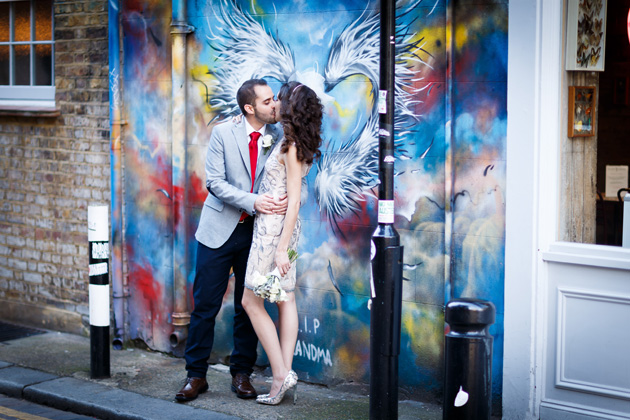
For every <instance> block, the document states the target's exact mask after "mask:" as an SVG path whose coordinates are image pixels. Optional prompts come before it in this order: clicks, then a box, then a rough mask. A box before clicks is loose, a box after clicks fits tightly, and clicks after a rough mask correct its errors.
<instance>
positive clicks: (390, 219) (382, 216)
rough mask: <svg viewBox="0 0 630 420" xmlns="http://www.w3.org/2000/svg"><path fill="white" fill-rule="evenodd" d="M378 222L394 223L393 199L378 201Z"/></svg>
mask: <svg viewBox="0 0 630 420" xmlns="http://www.w3.org/2000/svg"><path fill="white" fill-rule="evenodd" d="M378 222H379V223H394V200H379V201H378Z"/></svg>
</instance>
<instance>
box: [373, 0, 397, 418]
mask: <svg viewBox="0 0 630 420" xmlns="http://www.w3.org/2000/svg"><path fill="white" fill-rule="evenodd" d="M395 36H396V9H395V1H393V0H382V1H381V33H380V80H379V98H378V111H379V115H380V119H379V123H380V124H379V180H380V184H379V190H378V199H379V201H378V227H377V228H376V231H375V232H374V234H373V235H372V245H373V248H372V250H373V252H372V281H371V286H372V287H371V290H372V305H371V315H370V316H371V320H370V419H371V420H376V419H396V418H398V355H399V354H400V318H401V306H402V254H403V249H402V247H401V246H400V236H399V235H398V233H397V232H396V229H394V226H393V224H394V77H395V68H394V59H395V47H396V39H395Z"/></svg>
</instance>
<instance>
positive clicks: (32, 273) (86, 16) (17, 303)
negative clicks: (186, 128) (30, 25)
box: [0, 0, 110, 333]
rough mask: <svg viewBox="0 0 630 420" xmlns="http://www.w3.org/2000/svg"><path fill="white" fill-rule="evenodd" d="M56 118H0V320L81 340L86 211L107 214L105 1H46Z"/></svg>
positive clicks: (84, 325) (84, 311)
mask: <svg viewBox="0 0 630 420" xmlns="http://www.w3.org/2000/svg"><path fill="white" fill-rule="evenodd" d="M54 13H55V18H54V19H55V85H56V89H57V90H56V92H57V93H56V105H57V107H58V108H59V110H60V115H59V116H57V117H45V118H44V117H33V116H24V115H19V116H0V208H1V213H0V319H5V320H11V321H15V322H20V323H22V324H26V325H33V326H40V327H46V328H50V329H56V330H63V331H70V332H78V333H86V332H87V331H89V319H88V294H87V288H88V284H89V281H88V276H87V266H88V253H87V207H88V205H90V204H109V200H110V186H109V102H108V41H107V1H104V0H100V1H55V2H54Z"/></svg>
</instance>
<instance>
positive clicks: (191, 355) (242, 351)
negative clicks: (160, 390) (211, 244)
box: [184, 218, 258, 378]
mask: <svg viewBox="0 0 630 420" xmlns="http://www.w3.org/2000/svg"><path fill="white" fill-rule="evenodd" d="M252 220H253V218H249V220H248V221H246V222H244V223H239V224H238V225H237V226H236V229H235V230H234V232H233V233H232V236H230V238H229V239H228V240H227V242H226V243H225V244H224V245H223V246H221V247H220V248H216V249H213V248H208V247H207V246H205V245H203V244H201V243H197V272H196V274H195V283H194V285H193V298H194V302H195V308H194V309H193V312H192V314H191V315H190V326H189V328H188V340H187V341H186V352H185V353H184V358H185V359H186V370H187V371H188V376H189V377H197V378H205V377H206V373H207V371H208V358H209V357H210V352H211V351H212V345H213V344H214V325H215V319H216V317H217V314H218V313H219V310H220V309H221V304H222V303H223V296H224V295H225V292H226V290H227V287H228V279H229V274H230V268H233V270H234V278H235V284H234V331H233V338H234V349H233V351H232V355H231V356H230V373H231V374H232V376H234V375H236V374H237V373H245V374H246V375H250V374H251V373H252V371H253V367H254V363H255V362H256V347H257V346H258V337H257V336H256V332H255V331H254V327H252V323H251V322H250V320H249V317H248V316H247V313H246V312H245V310H244V309H243V305H242V304H241V299H242V297H243V289H244V283H245V271H246V268H247V257H248V256H249V248H250V246H251V243H252V232H253V222H252Z"/></svg>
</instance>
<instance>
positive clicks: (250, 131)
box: [175, 79, 287, 402]
mask: <svg viewBox="0 0 630 420" xmlns="http://www.w3.org/2000/svg"><path fill="white" fill-rule="evenodd" d="M236 100H237V102H238V105H239V107H240V109H241V112H242V113H243V115H244V118H243V119H242V120H240V121H239V122H234V121H231V122H226V123H223V124H220V125H217V126H215V127H214V128H213V130H212V135H211V136H210V142H209V144H208V152H207V156H206V177H207V180H206V187H207V188H208V191H209V194H208V197H207V198H206V201H205V203H204V206H203V209H202V211H201V218H200V220H199V227H198V228H197V233H196V234H195V238H196V239H197V241H198V246H197V267H196V270H197V271H196V275H195V282H194V285H193V298H194V302H195V307H194V310H193V312H192V314H191V317H190V327H189V330H188V340H187V342H186V352H185V359H186V370H187V371H188V377H187V379H186V382H185V384H184V386H183V387H182V389H181V390H180V391H179V392H178V393H177V394H176V396H175V399H176V400H177V401H180V402H182V401H190V400H194V399H195V398H197V396H198V395H199V394H200V393H202V392H205V391H206V390H207V389H208V383H207V381H206V373H207V371H208V358H209V357H210V352H211V351H212V345H213V342H214V325H215V318H216V316H217V314H218V312H219V310H220V309H221V304H222V302H223V296H224V295H225V292H226V290H227V286H228V278H229V274H230V268H232V269H233V272H234V278H235V284H234V312H235V313H234V331H233V338H234V350H233V351H232V355H231V356H230V373H231V374H232V391H234V392H235V393H236V396H237V397H239V398H255V397H256V390H255V389H254V387H253V386H252V384H251V383H250V380H249V376H250V375H251V373H252V370H253V366H254V363H255V362H256V347H257V345H258V338H257V337H256V333H255V332H254V329H253V327H252V324H251V322H250V321H249V318H248V317H247V314H246V313H245V310H244V309H243V306H242V304H241V298H242V297H243V287H244V286H243V284H244V281H245V269H246V267H247V257H248V256H249V248H250V245H251V242H252V232H253V224H254V217H253V215H254V214H256V212H259V213H281V214H282V213H285V212H286V208H287V200H286V197H282V200H274V199H273V197H271V196H268V195H258V194H257V191H258V186H259V184H260V179H261V177H262V176H261V175H262V172H263V168H264V166H265V161H266V160H267V157H268V156H269V155H270V153H269V150H263V148H262V143H263V141H262V137H264V136H267V135H270V136H271V137H272V139H273V141H274V144H272V146H271V147H272V148H273V146H274V145H275V141H276V140H278V139H279V138H281V137H282V133H281V130H280V129H279V128H277V127H275V126H274V125H273V124H275V122H276V120H275V116H276V109H275V106H276V104H275V101H274V95H273V92H272V90H271V88H270V87H269V86H268V85H267V82H265V81H264V80H262V79H252V80H248V81H246V82H245V83H243V85H242V86H241V87H240V89H239V90H238V92H237V94H236ZM265 139H266V140H268V139H269V137H266V138H265ZM253 167H255V170H254V171H252V170H251V168H253Z"/></svg>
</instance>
